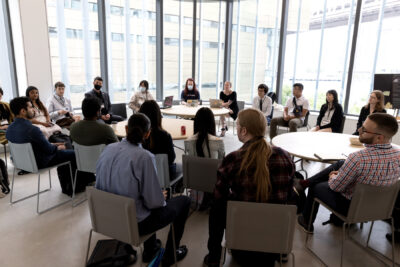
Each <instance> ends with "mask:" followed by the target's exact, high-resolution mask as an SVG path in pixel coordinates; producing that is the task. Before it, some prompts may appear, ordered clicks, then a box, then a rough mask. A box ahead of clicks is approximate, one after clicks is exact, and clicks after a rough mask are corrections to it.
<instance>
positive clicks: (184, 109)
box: [161, 105, 229, 118]
mask: <svg viewBox="0 0 400 267" xmlns="http://www.w3.org/2000/svg"><path fill="white" fill-rule="evenodd" d="M202 107H207V108H210V106H208V105H198V106H197V107H188V106H185V105H175V106H172V107H171V108H166V109H161V113H162V114H165V115H173V116H180V117H186V118H194V116H196V112H197V111H198V110H199V109H200V108H202ZM210 109H211V110H212V112H213V113H214V116H221V115H226V114H229V110H228V109H226V108H210Z"/></svg>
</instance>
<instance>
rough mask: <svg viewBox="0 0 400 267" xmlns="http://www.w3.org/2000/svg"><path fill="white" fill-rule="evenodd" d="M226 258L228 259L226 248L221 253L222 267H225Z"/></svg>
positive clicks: (220, 263) (220, 262)
mask: <svg viewBox="0 0 400 267" xmlns="http://www.w3.org/2000/svg"><path fill="white" fill-rule="evenodd" d="M225 257H226V247H223V248H222V252H221V259H220V260H219V266H221V267H222V266H224V263H225Z"/></svg>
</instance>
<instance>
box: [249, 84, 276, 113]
mask: <svg viewBox="0 0 400 267" xmlns="http://www.w3.org/2000/svg"><path fill="white" fill-rule="evenodd" d="M268 90H269V88H268V86H267V85H266V84H263V83H262V84H260V85H259V86H258V95H257V96H255V97H254V99H253V108H254V109H258V110H260V111H261V113H262V114H264V117H268V116H269V115H271V111H272V99H271V98H270V97H269V96H267V93H268Z"/></svg>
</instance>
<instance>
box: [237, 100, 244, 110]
mask: <svg viewBox="0 0 400 267" xmlns="http://www.w3.org/2000/svg"><path fill="white" fill-rule="evenodd" d="M237 105H238V108H239V111H241V110H243V109H244V101H237Z"/></svg>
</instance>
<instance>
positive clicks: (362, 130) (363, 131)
mask: <svg viewBox="0 0 400 267" xmlns="http://www.w3.org/2000/svg"><path fill="white" fill-rule="evenodd" d="M360 130H361V133H369V134H377V135H382V134H381V133H374V132H369V131H367V130H365V127H364V126H362V127H361V128H360Z"/></svg>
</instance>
